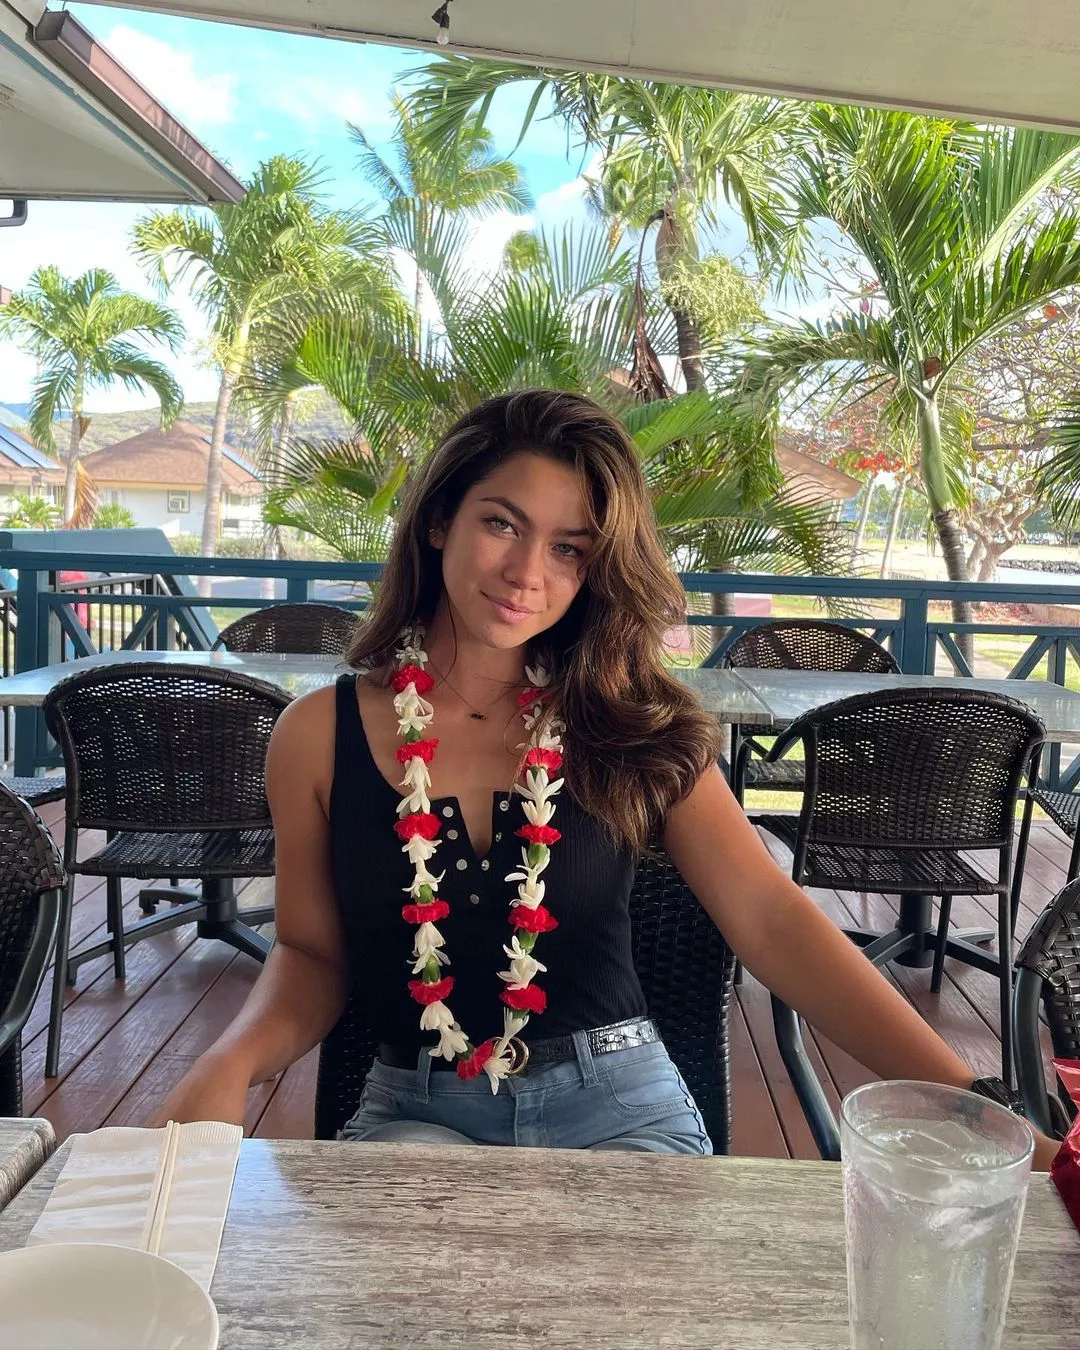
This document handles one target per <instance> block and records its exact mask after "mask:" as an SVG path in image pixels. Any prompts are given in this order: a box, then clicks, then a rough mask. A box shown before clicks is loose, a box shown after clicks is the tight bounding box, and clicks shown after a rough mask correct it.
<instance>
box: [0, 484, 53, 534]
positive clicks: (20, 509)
mask: <svg viewBox="0 0 1080 1350" xmlns="http://www.w3.org/2000/svg"><path fill="white" fill-rule="evenodd" d="M11 507H12V509H11V510H10V511H9V512H8V515H7V519H6V520H5V521H4V525H5V527H6V528H7V529H9V530H52V529H55V528H56V525H57V523H58V517H59V514H60V513H59V512H58V511H57V509H56V507H55V506H53V504H52V502H48V501H46V500H45V498H44V497H31V496H29V495H28V494H27V493H25V492H16V493H14V494H13V495H12V498H11Z"/></svg>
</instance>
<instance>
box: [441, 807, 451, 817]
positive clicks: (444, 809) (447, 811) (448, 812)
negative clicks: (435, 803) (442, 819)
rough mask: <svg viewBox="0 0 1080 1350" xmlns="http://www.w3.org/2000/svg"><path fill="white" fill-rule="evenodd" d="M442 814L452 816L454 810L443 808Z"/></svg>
mask: <svg viewBox="0 0 1080 1350" xmlns="http://www.w3.org/2000/svg"><path fill="white" fill-rule="evenodd" d="M442 813H443V815H444V816H452V815H453V814H454V808H453V807H452V806H444V807H443V809H442Z"/></svg>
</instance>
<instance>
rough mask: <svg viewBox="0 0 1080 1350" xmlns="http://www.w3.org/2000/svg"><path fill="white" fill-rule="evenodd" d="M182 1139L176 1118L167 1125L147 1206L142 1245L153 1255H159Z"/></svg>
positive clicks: (144, 1249)
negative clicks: (180, 1140)
mask: <svg viewBox="0 0 1080 1350" xmlns="http://www.w3.org/2000/svg"><path fill="white" fill-rule="evenodd" d="M179 1139H180V1127H179V1125H177V1123H176V1121H175V1120H170V1121H169V1123H168V1124H167V1125H166V1126H165V1139H164V1146H163V1148H162V1150H161V1155H160V1157H159V1158H158V1165H157V1172H156V1173H155V1175H154V1184H153V1186H152V1187H151V1190H150V1202H149V1204H148V1206H147V1215H146V1225H145V1227H144V1228H143V1238H142V1242H141V1244H140V1245H141V1246H142V1249H143V1251H145V1252H149V1253H150V1255H151V1256H158V1255H159V1254H160V1247H161V1235H162V1233H163V1232H164V1231H165V1218H166V1214H167V1212H168V1206H169V1192H170V1190H171V1189H172V1179H173V1171H174V1170H175V1167H176V1149H177V1144H178V1143H179Z"/></svg>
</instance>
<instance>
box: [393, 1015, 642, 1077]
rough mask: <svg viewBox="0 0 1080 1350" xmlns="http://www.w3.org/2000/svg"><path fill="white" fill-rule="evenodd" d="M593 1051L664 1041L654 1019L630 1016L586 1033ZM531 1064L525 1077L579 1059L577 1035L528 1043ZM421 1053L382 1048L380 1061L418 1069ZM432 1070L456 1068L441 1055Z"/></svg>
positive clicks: (599, 1051) (433, 1063)
mask: <svg viewBox="0 0 1080 1350" xmlns="http://www.w3.org/2000/svg"><path fill="white" fill-rule="evenodd" d="M585 1039H586V1040H587V1041H588V1045H589V1049H590V1050H591V1051H592V1053H593V1054H594V1055H610V1054H611V1053H612V1052H613V1051H615V1050H629V1049H631V1048H632V1047H633V1046H635V1045H652V1044H653V1042H654V1041H658V1040H659V1039H660V1028H659V1027H658V1026H657V1025H656V1023H655V1022H654V1021H653V1020H652V1018H651V1017H630V1018H627V1020H626V1021H625V1022H612V1023H611V1025H610V1026H606V1027H593V1028H592V1030H591V1031H587V1032H586V1033H585ZM527 1044H528V1047H529V1062H528V1064H527V1065H526V1067H525V1068H524V1069H523V1070H522V1073H521V1076H522V1077H525V1076H527V1075H528V1074H529V1073H530V1072H531V1071H532V1070H533V1069H541V1068H545V1067H547V1066H548V1065H550V1064H564V1063H566V1062H567V1061H568V1060H572V1059H575V1058H576V1057H577V1051H576V1050H575V1049H574V1038H573V1036H549V1037H548V1038H547V1039H545V1040H538V1041H528V1042H527ZM417 1058H418V1056H417V1054H415V1053H412V1054H410V1053H409V1052H408V1051H407V1050H403V1049H401V1048H399V1047H396V1046H393V1045H380V1046H379V1061H380V1063H382V1064H385V1065H387V1066H388V1067H389V1068H391V1069H415V1068H416V1061H417ZM431 1067H432V1069H454V1068H456V1067H457V1066H456V1064H455V1063H454V1061H453V1060H445V1059H443V1058H442V1056H441V1055H440V1056H439V1057H437V1058H433V1059H432V1061H431Z"/></svg>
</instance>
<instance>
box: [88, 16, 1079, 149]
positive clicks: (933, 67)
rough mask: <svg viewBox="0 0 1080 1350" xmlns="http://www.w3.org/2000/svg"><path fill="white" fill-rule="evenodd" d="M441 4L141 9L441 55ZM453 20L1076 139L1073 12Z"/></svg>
mask: <svg viewBox="0 0 1080 1350" xmlns="http://www.w3.org/2000/svg"><path fill="white" fill-rule="evenodd" d="M109 2H110V3H115V2H116V0H109ZM436 3H437V0H140V3H139V4H138V6H137V7H138V8H139V9H142V10H150V11H153V10H159V11H163V12H168V13H173V14H189V15H195V16H198V17H202V18H207V19H222V20H226V21H228V22H230V23H238V24H254V25H258V26H260V27H266V28H280V29H285V30H288V31H291V32H296V33H315V34H321V35H324V36H327V37H336V38H352V39H361V40H368V41H373V42H385V43H392V44H394V45H397V46H407V47H431V48H432V49H433V51H437V50H441V49H439V48H435V46H434V38H435V35H436V25H435V24H434V22H433V21H432V17H431V15H432V11H433V10H434V9H435V7H436ZM448 8H449V18H450V25H451V27H450V41H451V50H457V51H463V52H471V53H474V54H477V55H487V56H495V57H500V58H509V59H512V60H519V61H528V62H532V63H534V64H551V65H560V66H569V67H573V68H577V69H582V70H602V71H612V72H614V73H616V74H624V75H638V76H646V77H649V78H654V79H658V80H667V81H672V82H675V83H700V84H714V85H720V86H722V87H724V88H728V89H744V90H756V91H764V92H769V93H777V94H791V95H793V96H795V97H797V98H821V99H825V100H828V101H830V102H839V103H844V102H848V103H871V104H880V105H882V106H885V107H894V108H908V109H911V110H913V111H917V112H924V111H925V112H942V113H959V114H962V115H965V116H970V117H974V118H976V119H980V120H986V121H1006V122H1026V123H1032V124H1035V125H1042V126H1047V127H1056V128H1059V129H1063V130H1069V131H1080V78H1078V69H1080V24H1078V23H1077V11H1076V3H1075V0H951V2H950V0H754V2H753V3H750V4H748V3H747V2H746V0H541V2H540V3H534V0H452V3H451V4H450V5H449V7H448Z"/></svg>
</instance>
